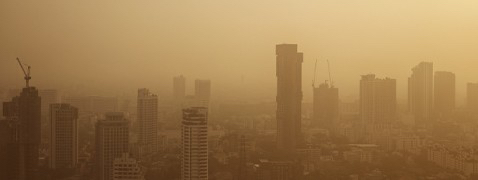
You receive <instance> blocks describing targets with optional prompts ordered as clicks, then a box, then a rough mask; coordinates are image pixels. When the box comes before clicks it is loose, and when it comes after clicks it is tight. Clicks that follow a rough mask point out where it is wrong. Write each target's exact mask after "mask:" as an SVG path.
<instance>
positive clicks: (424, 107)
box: [408, 62, 433, 127]
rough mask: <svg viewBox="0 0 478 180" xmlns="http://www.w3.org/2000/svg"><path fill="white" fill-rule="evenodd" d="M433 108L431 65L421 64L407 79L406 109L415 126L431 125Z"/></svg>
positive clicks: (428, 63)
mask: <svg viewBox="0 0 478 180" xmlns="http://www.w3.org/2000/svg"><path fill="white" fill-rule="evenodd" d="M432 106H433V63H431V62H421V63H420V64H418V65H417V66H415V67H414V68H412V75H411V76H410V77H409V78H408V108H409V110H410V111H411V112H412V114H413V115H414V116H415V124H416V125H417V126H422V127H423V126H427V125H429V124H430V123H431V121H432V117H431V114H432V113H431V112H432Z"/></svg>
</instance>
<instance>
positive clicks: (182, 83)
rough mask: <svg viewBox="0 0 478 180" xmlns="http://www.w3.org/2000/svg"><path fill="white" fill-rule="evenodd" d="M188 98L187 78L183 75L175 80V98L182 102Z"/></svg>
mask: <svg viewBox="0 0 478 180" xmlns="http://www.w3.org/2000/svg"><path fill="white" fill-rule="evenodd" d="M185 96H186V78H184V76H183V75H180V76H176V77H174V78H173V97H174V99H175V100H182V99H184V97H185Z"/></svg>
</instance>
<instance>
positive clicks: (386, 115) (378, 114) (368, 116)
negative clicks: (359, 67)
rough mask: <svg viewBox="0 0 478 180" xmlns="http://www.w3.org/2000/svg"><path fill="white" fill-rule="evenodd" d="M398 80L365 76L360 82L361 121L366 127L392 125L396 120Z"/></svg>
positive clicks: (370, 75)
mask: <svg viewBox="0 0 478 180" xmlns="http://www.w3.org/2000/svg"><path fill="white" fill-rule="evenodd" d="M396 84H397V83H396V80H395V79H390V78H385V79H379V78H376V77H375V75H374V74H368V75H363V76H362V79H361V80H360V106H359V108H360V119H361V121H362V123H364V125H371V124H383V123H390V122H392V121H393V120H394V119H395V118H396V112H397V93H396V91H397V88H396Z"/></svg>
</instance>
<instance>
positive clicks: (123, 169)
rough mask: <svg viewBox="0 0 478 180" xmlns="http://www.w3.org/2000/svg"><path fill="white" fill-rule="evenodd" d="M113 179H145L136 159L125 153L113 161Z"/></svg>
mask: <svg viewBox="0 0 478 180" xmlns="http://www.w3.org/2000/svg"><path fill="white" fill-rule="evenodd" d="M113 180H144V175H143V171H142V170H141V167H140V166H139V165H138V162H137V161H136V159H134V158H131V157H129V154H128V153H123V154H121V157H118V158H115V159H114V161H113Z"/></svg>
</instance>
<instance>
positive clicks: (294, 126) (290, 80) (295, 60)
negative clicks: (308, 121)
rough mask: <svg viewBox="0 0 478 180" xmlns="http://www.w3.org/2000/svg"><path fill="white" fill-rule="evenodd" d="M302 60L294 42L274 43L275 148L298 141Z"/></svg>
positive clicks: (288, 147) (285, 148) (292, 146)
mask: <svg viewBox="0 0 478 180" xmlns="http://www.w3.org/2000/svg"><path fill="white" fill-rule="evenodd" d="M302 61H303V54H302V53H300V52H297V44H279V45H276V76H277V96H276V101H277V111H276V119H277V148H278V149H280V150H283V151H285V152H292V151H294V150H295V148H297V144H299V142H301V138H300V137H301V107H302Z"/></svg>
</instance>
